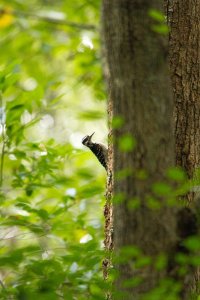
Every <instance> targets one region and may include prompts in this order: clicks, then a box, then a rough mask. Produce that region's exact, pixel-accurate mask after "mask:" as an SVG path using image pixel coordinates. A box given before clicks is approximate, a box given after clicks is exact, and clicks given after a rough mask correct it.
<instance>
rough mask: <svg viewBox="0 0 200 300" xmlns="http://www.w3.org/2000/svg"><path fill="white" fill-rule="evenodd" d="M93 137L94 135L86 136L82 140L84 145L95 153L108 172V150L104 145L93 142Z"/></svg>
mask: <svg viewBox="0 0 200 300" xmlns="http://www.w3.org/2000/svg"><path fill="white" fill-rule="evenodd" d="M93 135H94V133H93V134H91V135H86V136H85V137H84V138H83V140H82V144H83V145H85V146H86V147H88V148H89V149H90V150H91V151H92V152H93V153H94V155H95V156H96V157H97V159H98V160H99V162H100V163H101V164H102V166H103V167H104V168H105V169H106V170H107V159H108V149H107V147H106V146H105V145H104V144H101V143H94V142H92V136H93Z"/></svg>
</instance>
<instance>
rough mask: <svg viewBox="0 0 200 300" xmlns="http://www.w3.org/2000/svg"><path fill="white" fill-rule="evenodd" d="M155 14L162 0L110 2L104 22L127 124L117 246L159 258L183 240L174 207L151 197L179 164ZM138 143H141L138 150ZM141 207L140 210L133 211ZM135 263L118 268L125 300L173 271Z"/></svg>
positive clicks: (118, 153)
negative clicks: (152, 14) (152, 12)
mask: <svg viewBox="0 0 200 300" xmlns="http://www.w3.org/2000/svg"><path fill="white" fill-rule="evenodd" d="M151 8H154V9H157V10H162V5H161V1H159V0H143V1H141V0H135V1H133V0H103V12H102V17H103V20H102V23H103V35H104V47H105V56H106V61H107V66H106V70H107V81H108V85H109V94H110V98H111V101H112V105H113V118H114V121H115V120H116V118H118V120H119V119H120V120H121V121H122V122H123V125H122V126H121V127H120V128H118V129H116V130H115V131H114V196H115V199H118V202H119V199H121V202H120V203H115V201H114V247H115V251H116V252H118V251H120V249H121V248H122V247H124V246H137V247H139V248H140V249H141V251H142V253H143V255H144V256H146V257H147V256H150V257H151V259H152V260H154V259H156V257H157V256H158V255H159V254H163V253H166V254H167V253H172V252H173V249H174V246H175V244H176V242H177V237H176V216H175V211H174V208H169V207H167V205H166V206H165V204H164V197H161V196H160V197H157V195H155V194H154V192H153V191H152V186H153V185H154V184H155V183H158V182H161V181H162V183H163V182H164V181H165V180H166V179H165V172H166V169H167V168H169V167H171V166H173V164H174V142H173V129H172V116H173V103H172V96H171V88H170V80H169V75H168V67H167V57H166V52H167V51H166V46H167V43H166V39H167V37H166V38H165V37H163V36H161V35H160V34H158V33H156V32H154V31H153V29H152V25H155V24H154V22H155V21H154V20H153V19H151V18H150V17H149V15H148V12H149V9H151ZM132 138H134V139H135V140H136V143H137V145H136V147H135V148H134V149H132V146H133V143H134V141H133V140H132ZM142 174H143V175H144V176H142ZM144 177H146V178H144ZM162 186H163V185H162ZM155 193H156V192H155ZM156 197H157V198H156ZM154 200H155V201H154ZM158 200H159V201H160V202H158ZM153 201H154V202H156V203H157V204H158V205H160V204H161V206H160V208H159V209H157V210H155V209H154V208H153V207H152V202H153ZM136 203H139V206H138V207H137V208H135V209H130V207H131V206H132V207H133V206H134V205H135V204H136ZM133 264H134V261H133V259H130V260H129V262H126V263H124V264H123V265H122V264H118V271H119V278H118V280H117V283H116V285H117V290H118V292H120V291H122V292H123V293H122V295H121V296H120V299H121V300H122V299H126V300H129V299H131V300H132V299H134V300H137V299H141V298H140V297H141V295H144V294H145V293H146V292H148V291H150V290H151V289H152V288H154V287H155V286H157V285H158V283H159V280H160V279H162V278H163V277H164V276H165V275H166V272H167V271H166V270H161V271H158V270H156V268H154V267H153V264H150V265H145V266H143V267H142V266H140V267H137V268H136V267H134V266H133ZM138 276H139V277H140V278H141V277H142V280H143V282H142V284H140V285H137V286H136V287H134V286H131V284H130V279H131V278H134V279H136V278H137V277H138ZM125 292H126V294H125ZM167 292H168V291H167ZM163 299H164V298H163Z"/></svg>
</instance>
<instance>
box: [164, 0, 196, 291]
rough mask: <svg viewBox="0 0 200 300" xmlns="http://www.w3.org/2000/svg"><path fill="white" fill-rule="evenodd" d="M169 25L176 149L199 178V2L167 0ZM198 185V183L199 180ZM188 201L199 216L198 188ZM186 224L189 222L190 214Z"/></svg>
mask: <svg viewBox="0 0 200 300" xmlns="http://www.w3.org/2000/svg"><path fill="white" fill-rule="evenodd" d="M165 4H166V8H167V12H166V14H167V17H168V23H169V27H170V39H169V41H170V43H169V57H170V68H171V79H172V85H173V92H174V103H175V110H174V115H175V145H176V147H175V150H176V151H175V152H176V164H177V165H178V166H180V167H182V168H183V169H184V170H185V171H186V173H187V175H188V178H189V179H191V180H192V181H197V182H199V178H198V176H197V175H198V173H199V172H198V169H199V167H200V38H199V37H200V22H199V15H200V2H199V1H195V0H192V1H187V0H181V1H177V0H166V2H165ZM196 185H199V184H196ZM187 200H188V202H189V203H188V204H189V205H190V206H192V207H193V210H194V216H193V219H194V218H195V215H196V216H197V218H199V217H198V214H199V209H198V206H199V204H198V202H199V192H198V190H197V189H196V190H195V189H193V190H191V191H190V192H189V193H188V194H187ZM184 222H185V224H188V225H187V227H189V226H190V224H191V222H192V221H190V220H188V219H187V218H186V219H185V221H184ZM199 274H200V273H199V271H198V270H197V272H196V273H195V276H194V281H193V282H194V284H193V285H190V288H192V289H193V290H194V291H195V292H197V293H198V292H199V281H200V275H199Z"/></svg>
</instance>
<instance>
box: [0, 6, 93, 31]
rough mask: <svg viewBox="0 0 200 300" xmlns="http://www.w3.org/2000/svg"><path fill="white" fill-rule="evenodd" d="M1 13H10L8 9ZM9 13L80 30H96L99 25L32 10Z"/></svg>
mask: <svg viewBox="0 0 200 300" xmlns="http://www.w3.org/2000/svg"><path fill="white" fill-rule="evenodd" d="M0 14H8V12H7V10H6V9H3V8H2V9H0ZM9 14H12V15H14V16H16V17H23V18H27V17H28V18H33V19H36V20H39V21H44V22H48V23H53V24H57V25H64V26H69V27H73V28H76V29H80V30H92V31H95V30H96V29H97V27H96V26H95V25H93V24H83V23H75V22H70V21H67V20H65V19H56V18H51V17H48V16H44V15H42V14H37V13H32V12H27V11H26V12H25V11H20V10H12V11H10V12H9Z"/></svg>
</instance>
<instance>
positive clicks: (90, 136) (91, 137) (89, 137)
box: [89, 132, 95, 141]
mask: <svg viewBox="0 0 200 300" xmlns="http://www.w3.org/2000/svg"><path fill="white" fill-rule="evenodd" d="M94 134H95V132H93V134H91V135H90V136H89V138H90V141H91V139H92V136H93V135H94Z"/></svg>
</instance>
